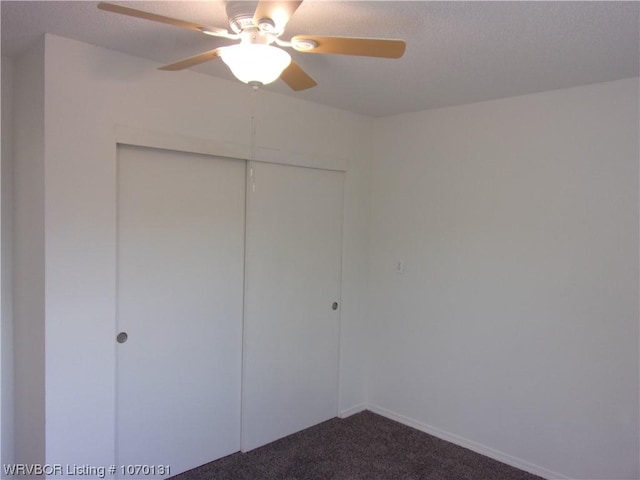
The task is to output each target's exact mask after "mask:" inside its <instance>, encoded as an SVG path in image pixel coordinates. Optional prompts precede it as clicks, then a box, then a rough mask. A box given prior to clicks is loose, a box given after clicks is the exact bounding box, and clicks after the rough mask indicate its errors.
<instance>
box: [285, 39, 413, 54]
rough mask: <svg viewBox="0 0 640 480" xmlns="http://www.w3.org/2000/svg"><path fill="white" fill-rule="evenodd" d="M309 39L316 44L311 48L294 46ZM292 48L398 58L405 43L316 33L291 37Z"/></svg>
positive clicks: (309, 51) (301, 50)
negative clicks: (322, 35)
mask: <svg viewBox="0 0 640 480" xmlns="http://www.w3.org/2000/svg"><path fill="white" fill-rule="evenodd" d="M304 40H310V41H312V42H315V43H316V44H317V46H316V47H314V48H311V49H303V48H298V47H296V42H300V41H304ZM291 43H292V44H293V48H295V49H296V50H298V51H299V52H304V53H337V54H341V55H359V56H362V57H382V58H400V57H401V56H402V55H403V54H404V50H405V48H406V44H405V43H404V41H403V40H387V39H377V38H348V37H320V36H317V35H296V36H295V37H293V38H292V39H291Z"/></svg>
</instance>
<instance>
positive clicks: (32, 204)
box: [3, 41, 45, 463]
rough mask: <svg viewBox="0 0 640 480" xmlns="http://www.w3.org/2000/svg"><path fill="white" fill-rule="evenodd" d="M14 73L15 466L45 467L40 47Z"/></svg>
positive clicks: (41, 80)
mask: <svg viewBox="0 0 640 480" xmlns="http://www.w3.org/2000/svg"><path fill="white" fill-rule="evenodd" d="M14 68H15V72H14V74H15V76H14V88H13V92H14V105H13V106H14V132H13V133H14V165H13V166H14V196H13V202H14V238H13V240H14V244H13V246H14V251H13V255H14V256H13V262H14V263H13V266H14V276H13V281H14V284H13V287H14V297H13V299H14V305H13V307H14V362H15V369H14V375H15V377H14V395H15V396H14V399H15V405H14V407H15V417H14V421H15V461H16V462H19V463H25V462H28V463H44V458H45V457H44V433H45V432H44V428H45V426H44V422H45V404H44V402H45V399H44V397H45V391H44V373H45V372H44V368H45V367H44V358H45V338H44V336H45V323H44V306H45V299H44V268H45V264H44V262H45V252H44V247H45V243H44V241H45V231H44V226H45V225H44V211H45V204H44V175H45V165H44V157H45V146H44V145H45V142H44V133H45V125H44V120H45V116H44V105H45V85H44V42H42V41H41V42H39V43H38V44H36V45H35V46H34V47H33V48H31V50H29V51H28V52H27V53H25V54H24V55H23V56H22V57H21V58H20V59H18V60H17V61H16V63H15V65H14ZM3 240H4V239H3Z"/></svg>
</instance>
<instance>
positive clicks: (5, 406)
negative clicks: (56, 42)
mask: <svg viewBox="0 0 640 480" xmlns="http://www.w3.org/2000/svg"><path fill="white" fill-rule="evenodd" d="M0 176H1V178H2V190H1V191H2V199H1V205H2V232H1V235H0V236H1V238H2V252H1V255H2V258H1V261H0V264H1V265H2V275H1V278H0V285H1V297H0V298H1V299H2V307H1V317H0V318H1V321H0V337H1V338H0V367H1V368H0V384H1V388H0V391H1V392H2V393H1V394H0V425H1V426H2V427H1V429H0V465H4V464H8V463H13V288H12V285H13V278H12V276H13V259H12V255H13V253H12V252H13V251H12V249H13V238H12V237H13V62H12V60H11V59H10V58H8V57H2V167H1V172H0Z"/></svg>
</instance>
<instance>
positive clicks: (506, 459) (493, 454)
mask: <svg viewBox="0 0 640 480" xmlns="http://www.w3.org/2000/svg"><path fill="white" fill-rule="evenodd" d="M366 409H367V410H370V411H372V412H373V413H377V414H378V415H382V416H383V417H387V418H389V419H391V420H395V421H396V422H399V423H402V424H404V425H407V426H409V427H413V428H415V429H417V430H420V431H422V432H425V433H428V434H429V435H433V436H434V437H438V438H441V439H442V440H446V441H447V442H451V443H455V444H456V445H459V446H461V447H464V448H468V449H469V450H473V451H474V452H476V453H480V454H482V455H484V456H485V457H489V458H493V459H494V460H498V461H499V462H502V463H506V464H507V465H510V466H512V467H515V468H519V469H520V470H524V471H525V472H529V473H533V474H534V475H539V476H541V477H543V478H546V479H548V480H569V478H570V477H567V476H566V475H562V474H560V473H557V472H554V471H551V470H549V469H546V468H544V467H540V466H538V465H534V464H533V463H529V462H527V461H525V460H522V459H520V458H516V457H513V456H511V455H509V454H507V453H504V452H500V451H499V450H495V449H493V448H491V447H487V446H486V445H482V444H481V443H478V442H474V441H472V440H467V439H466V438H463V437H460V436H458V435H455V434H453V433H449V432H446V431H444V430H440V429H439V428H436V427H433V426H431V425H427V424H426V423H422V422H418V421H417V420H413V419H411V418H408V417H405V416H404V415H400V414H397V413H395V412H392V411H390V410H387V409H386V408H382V407H378V406H376V405H370V404H369V405H367V406H366Z"/></svg>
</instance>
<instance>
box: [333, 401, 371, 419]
mask: <svg viewBox="0 0 640 480" xmlns="http://www.w3.org/2000/svg"><path fill="white" fill-rule="evenodd" d="M365 410H367V404H366V403H361V404H359V405H355V406H353V407H350V408H347V409H346V410H342V411H341V412H340V413H338V418H347V417H350V416H351V415H355V414H356V413H360V412H364V411H365Z"/></svg>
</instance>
